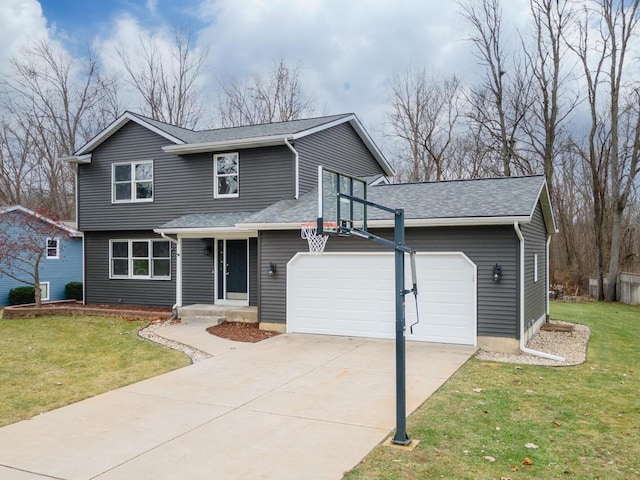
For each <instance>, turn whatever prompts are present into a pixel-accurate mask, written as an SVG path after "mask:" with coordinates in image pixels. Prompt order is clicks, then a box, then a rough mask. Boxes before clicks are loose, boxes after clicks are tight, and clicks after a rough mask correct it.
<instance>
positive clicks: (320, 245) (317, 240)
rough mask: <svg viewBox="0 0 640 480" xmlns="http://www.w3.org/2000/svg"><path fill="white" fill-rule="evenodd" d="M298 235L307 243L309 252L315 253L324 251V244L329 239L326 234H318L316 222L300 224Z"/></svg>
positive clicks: (318, 253)
mask: <svg viewBox="0 0 640 480" xmlns="http://www.w3.org/2000/svg"><path fill="white" fill-rule="evenodd" d="M300 236H301V237H302V238H304V239H306V240H307V242H308V243H309V252H310V253H313V254H316V255H320V254H321V253H322V252H324V246H325V245H326V244H327V240H328V239H329V236H328V235H320V234H318V224H317V223H316V222H310V223H303V224H302V225H301V231H300Z"/></svg>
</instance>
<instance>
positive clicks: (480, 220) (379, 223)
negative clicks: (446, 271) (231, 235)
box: [237, 216, 531, 230]
mask: <svg viewBox="0 0 640 480" xmlns="http://www.w3.org/2000/svg"><path fill="white" fill-rule="evenodd" d="M530 221H531V219H530V218H529V217H526V216H518V217H474V218H432V219H426V218H417V219H407V220H405V221H404V226H405V227H407V228H412V227H413V228H415V227H465V226H491V225H513V222H519V223H521V224H522V223H529V222H530ZM303 223H306V222H288V223H239V224H238V225H237V226H238V227H239V228H246V229H253V230H298V229H300V227H301V225H302V224H303ZM393 227H394V221H393V220H368V221H367V229H372V228H393Z"/></svg>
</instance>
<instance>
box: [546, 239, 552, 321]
mask: <svg viewBox="0 0 640 480" xmlns="http://www.w3.org/2000/svg"><path fill="white" fill-rule="evenodd" d="M550 243H551V234H550V233H547V249H546V252H545V253H546V255H547V257H546V259H545V262H546V264H545V265H546V267H547V284H546V285H545V287H546V289H547V290H546V292H547V294H546V295H545V301H546V302H547V318H546V319H547V320H549V313H550V312H549V286H550V284H549V282H550V278H549V277H550V275H549V244H550Z"/></svg>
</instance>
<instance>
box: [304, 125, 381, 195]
mask: <svg viewBox="0 0 640 480" xmlns="http://www.w3.org/2000/svg"><path fill="white" fill-rule="evenodd" d="M295 148H296V150H297V151H298V154H299V156H300V194H301V195H302V194H303V193H305V192H308V191H309V190H311V189H312V188H315V187H316V186H317V185H318V165H323V166H325V167H328V168H331V169H333V170H338V171H340V172H344V173H347V174H349V175H363V176H364V175H378V174H381V173H384V170H382V167H380V164H379V163H378V162H377V161H376V159H375V158H374V157H373V155H371V152H370V151H369V149H368V148H367V147H366V146H365V144H364V143H363V142H362V140H361V139H360V137H359V136H358V134H357V133H356V131H355V130H354V129H353V127H352V126H351V125H350V124H349V123H342V124H340V125H337V126H335V127H333V128H330V129H327V130H323V131H321V132H318V133H315V134H313V135H309V136H308V137H304V138H301V139H300V140H297V141H296V143H295Z"/></svg>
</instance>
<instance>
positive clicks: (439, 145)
mask: <svg viewBox="0 0 640 480" xmlns="http://www.w3.org/2000/svg"><path fill="white" fill-rule="evenodd" d="M388 89H389V95H390V103H391V111H390V112H389V114H388V119H389V123H390V126H391V129H392V132H393V133H392V134H393V136H394V137H396V138H397V139H399V140H400V141H401V144H402V145H403V146H404V147H405V148H404V150H405V151H406V152H407V154H406V155H405V156H404V158H403V163H405V164H406V163H408V168H406V169H405V170H407V171H406V174H407V178H408V180H411V181H424V180H442V179H443V178H444V174H445V168H446V167H447V164H448V163H449V162H451V161H452V160H453V159H452V158H451V156H450V152H451V150H452V147H453V141H454V134H455V129H456V126H457V123H458V119H459V116H460V101H461V99H460V97H461V93H460V90H461V87H460V80H459V79H458V77H456V76H452V77H449V78H438V77H431V78H430V77H429V76H428V75H427V72H426V70H425V69H422V70H411V69H407V70H406V72H405V73H403V74H402V75H396V76H394V77H393V78H392V79H391V81H390V82H389V85H388Z"/></svg>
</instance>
